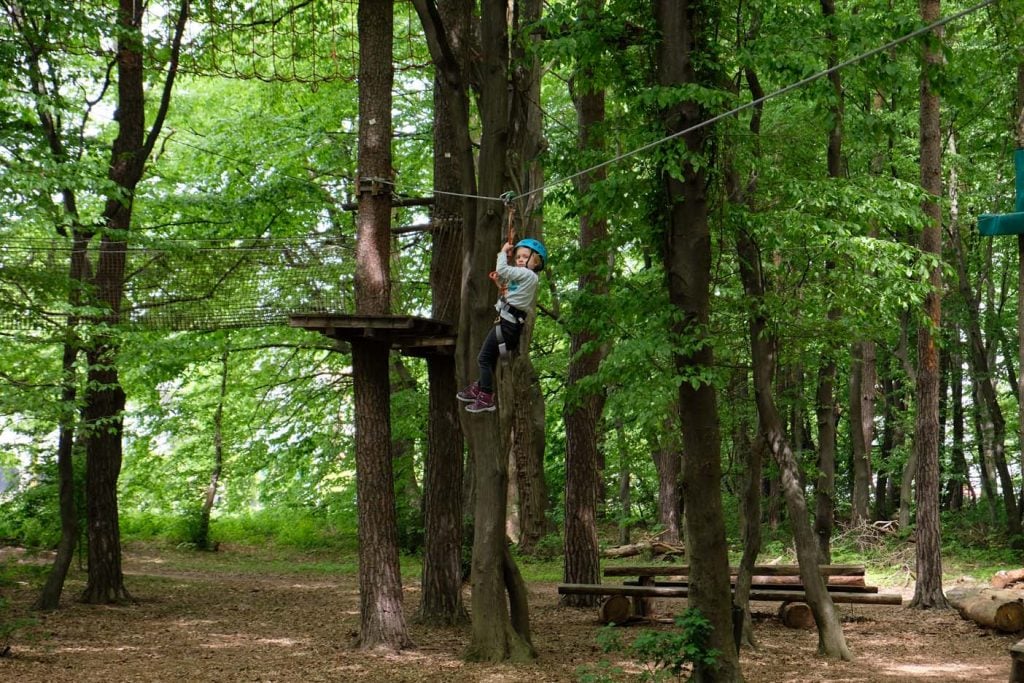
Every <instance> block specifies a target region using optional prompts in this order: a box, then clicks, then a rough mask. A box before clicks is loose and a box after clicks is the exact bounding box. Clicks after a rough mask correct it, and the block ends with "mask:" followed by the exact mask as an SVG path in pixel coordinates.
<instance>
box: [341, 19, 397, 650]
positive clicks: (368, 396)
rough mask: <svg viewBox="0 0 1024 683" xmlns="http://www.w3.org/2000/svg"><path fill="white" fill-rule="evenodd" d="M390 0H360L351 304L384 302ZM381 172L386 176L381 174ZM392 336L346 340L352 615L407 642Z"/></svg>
mask: <svg viewBox="0 0 1024 683" xmlns="http://www.w3.org/2000/svg"><path fill="white" fill-rule="evenodd" d="M393 11H394V8H393V3H392V1H391V0H384V1H383V2H365V1H364V2H360V3H359V7H358V12H357V22H358V25H359V211H358V214H357V216H356V227H357V231H358V232H357V236H356V277H355V292H356V310H357V311H358V312H359V313H360V314H362V315H386V314H388V313H389V312H390V308H391V272H390V259H391V238H390V233H391V193H390V185H388V184H387V183H388V182H390V181H391V178H392V170H391V135H392V131H391V89H392V84H393V80H394V71H393V66H392V52H393V49H392V20H393ZM380 181H384V182H383V183H382V182H380ZM389 354H390V349H389V346H388V345H387V344H385V343H382V342H379V341H376V340H358V341H353V343H352V373H353V377H354V384H355V416H356V420H355V421H356V425H355V427H356V439H355V441H356V444H355V446H356V491H357V495H358V497H359V616H360V628H359V635H358V637H357V638H356V643H355V644H356V646H357V647H360V648H364V649H370V648H383V649H391V650H400V649H403V648H406V647H410V646H411V645H412V641H411V640H410V638H409V635H408V629H407V626H406V623H405V615H404V613H403V611H402V575H401V568H400V566H399V561H398V522H397V519H396V511H395V484H394V469H393V462H392V454H391V389H390V379H389V371H390V366H389Z"/></svg>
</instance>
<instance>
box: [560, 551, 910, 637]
mask: <svg viewBox="0 0 1024 683" xmlns="http://www.w3.org/2000/svg"><path fill="white" fill-rule="evenodd" d="M818 571H819V572H820V573H821V574H822V576H824V577H825V578H826V588H827V590H828V591H829V595H830V596H831V597H832V602H835V603H860V604H874V605H899V604H902V602H903V598H902V596H900V595H898V594H884V593H879V592H878V587H877V586H868V585H867V584H866V583H865V580H864V566H863V565H851V564H842V565H819V567H818ZM729 572H730V582H731V585H732V586H733V589H735V586H736V576H737V574H738V568H736V567H730V569H729ZM689 573H690V568H689V566H688V565H669V564H660V565H645V566H616V567H607V568H606V569H605V570H604V575H605V576H607V577H630V579H629V580H627V581H625V582H624V583H622V584H573V583H563V584H559V586H558V592H559V593H560V594H562V595H568V594H574V595H600V596H605V597H606V600H605V601H604V603H603V604H602V606H601V618H602V621H604V622H606V623H610V622H614V623H622V621H621V620H622V619H624V618H625V619H628V618H630V617H646V616H648V615H649V614H650V607H649V601H650V600H651V599H654V598H686V597H688V596H689V590H690V586H689ZM632 577H636V578H635V579H634V578H632ZM659 577H666V578H665V579H659ZM750 600H756V601H768V602H780V603H782V605H783V606H785V605H788V604H790V603H804V602H806V600H807V594H806V592H805V590H804V586H803V583H802V582H801V580H800V567H799V566H798V565H778V564H770V565H757V566H755V567H754V569H753V573H752V579H751V590H750Z"/></svg>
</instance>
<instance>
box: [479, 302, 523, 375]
mask: <svg viewBox="0 0 1024 683" xmlns="http://www.w3.org/2000/svg"><path fill="white" fill-rule="evenodd" d="M522 331H523V326H522V325H520V324H519V323H513V322H509V321H508V320H505V319H504V318H502V319H501V336H502V337H503V338H504V339H505V348H506V349H507V350H508V352H509V353H512V352H513V351H515V350H516V349H518V348H519V335H520V334H521V333H522ZM500 355H501V352H500V351H499V349H498V334H497V332H496V330H495V328H493V327H492V328H491V331H490V332H488V333H487V338H486V339H484V343H483V345H482V346H481V347H480V355H479V356H477V358H476V362H477V364H478V365H479V366H480V380H479V382H478V384H479V385H480V391H485V392H487V393H488V394H492V393H494V369H495V368H496V367H498V357H499V356H500Z"/></svg>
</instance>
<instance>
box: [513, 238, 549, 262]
mask: <svg viewBox="0 0 1024 683" xmlns="http://www.w3.org/2000/svg"><path fill="white" fill-rule="evenodd" d="M519 247H526V248H527V249H529V250H530V251H532V252H533V253H535V254H537V256H540V268H538V269H537V270H544V265H545V264H546V263H547V262H548V250H547V248H546V247H545V246H544V245H543V244H541V243H540V241H538V240H535V239H532V238H529V237H528V238H526V239H524V240H519V241H518V242H516V249H518V248H519Z"/></svg>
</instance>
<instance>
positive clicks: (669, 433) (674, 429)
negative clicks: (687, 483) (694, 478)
mask: <svg viewBox="0 0 1024 683" xmlns="http://www.w3.org/2000/svg"><path fill="white" fill-rule="evenodd" d="M674 410H676V412H677V413H678V407H675V408H674ZM678 434H679V427H678V425H677V424H676V421H675V420H674V419H672V417H671V416H670V417H667V418H665V431H664V433H662V434H660V435H659V436H658V438H657V439H656V440H655V442H654V443H655V449H654V452H653V453H651V457H652V458H653V459H654V469H655V470H656V471H657V472H658V523H659V524H660V525H661V526H662V527H664V529H665V530H664V531H663V532H662V534H661V538H662V540H664V541H665V542H666V543H678V542H679V539H680V534H679V532H680V528H681V526H682V520H681V519H680V514H679V513H680V509H679V476H680V474H681V473H682V469H683V454H682V453H681V452H680V450H679V445H680V444H679V438H678V436H677V435H678Z"/></svg>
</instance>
